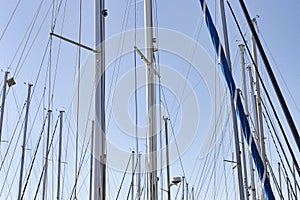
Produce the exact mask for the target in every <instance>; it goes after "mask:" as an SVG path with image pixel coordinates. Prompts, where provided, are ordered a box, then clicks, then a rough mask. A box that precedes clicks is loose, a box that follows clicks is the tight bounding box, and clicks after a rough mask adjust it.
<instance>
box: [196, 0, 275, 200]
mask: <svg viewBox="0 0 300 200" xmlns="http://www.w3.org/2000/svg"><path fill="white" fill-rule="evenodd" d="M199 1H200V4H201V7H202V11H203V17H204V19H205V21H206V25H207V28H208V30H209V33H210V36H211V40H212V43H213V45H214V48H215V51H216V53H217V55H218V58H219V59H220V65H221V69H222V73H223V75H224V78H225V80H226V83H227V86H228V88H229V91H230V95H231V98H232V99H233V100H234V103H235V109H236V114H237V116H238V118H239V120H240V123H241V126H242V129H243V134H244V137H245V140H246V141H247V144H248V145H249V148H250V150H251V154H252V158H253V161H254V163H255V166H256V169H257V172H258V175H259V178H260V180H261V183H262V187H263V189H264V193H265V196H266V198H267V199H268V200H273V199H275V197H274V194H273V191H272V188H271V185H270V180H269V178H268V176H266V169H265V166H264V164H263V162H262V159H261V157H260V154H259V152H258V149H257V146H256V144H255V142H251V141H250V138H251V137H252V136H251V131H250V127H249V122H248V119H247V117H246V114H245V112H244V107H243V104H242V101H241V98H240V95H239V92H237V88H236V86H235V82H234V80H233V77H232V74H231V72H230V70H229V67H228V62H227V59H226V57H225V53H224V50H223V47H222V45H221V43H220V39H219V36H218V33H217V30H216V28H215V26H214V23H213V21H212V18H211V15H210V13H209V10H208V8H207V5H206V2H205V0H199Z"/></svg>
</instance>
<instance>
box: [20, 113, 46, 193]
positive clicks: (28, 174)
mask: <svg viewBox="0 0 300 200" xmlns="http://www.w3.org/2000/svg"><path fill="white" fill-rule="evenodd" d="M47 118H48V115H46V116H45V119H44V122H43V125H42V130H41V131H40V136H39V138H38V141H37V144H36V147H35V150H34V154H33V157H32V159H31V164H30V167H29V171H28V172H27V177H26V179H25V180H26V181H25V185H24V188H23V191H22V195H21V199H23V197H24V194H25V191H26V187H27V184H28V181H29V178H30V175H31V172H32V168H33V164H34V162H35V159H36V155H37V152H38V149H39V146H40V142H41V139H42V136H43V132H44V128H45V125H46V121H47Z"/></svg>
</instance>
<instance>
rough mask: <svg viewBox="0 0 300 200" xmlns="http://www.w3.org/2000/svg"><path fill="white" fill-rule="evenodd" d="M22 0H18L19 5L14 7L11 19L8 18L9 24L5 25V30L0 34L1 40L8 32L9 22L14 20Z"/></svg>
mask: <svg viewBox="0 0 300 200" xmlns="http://www.w3.org/2000/svg"><path fill="white" fill-rule="evenodd" d="M20 2H21V0H19V1H18V2H17V5H16V6H15V8H14V10H13V12H12V14H11V15H10V17H9V20H8V22H7V24H6V25H5V27H4V30H3V32H2V34H1V36H0V41H1V40H2V38H3V36H4V34H5V33H6V30H7V28H8V26H9V24H10V23H11V21H12V19H13V17H14V15H15V13H16V11H17V9H18V7H19V5H20Z"/></svg>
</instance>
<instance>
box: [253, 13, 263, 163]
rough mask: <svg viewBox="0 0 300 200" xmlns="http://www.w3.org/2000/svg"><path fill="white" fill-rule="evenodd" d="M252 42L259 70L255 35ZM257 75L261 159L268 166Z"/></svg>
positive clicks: (256, 75) (257, 108)
mask: <svg viewBox="0 0 300 200" xmlns="http://www.w3.org/2000/svg"><path fill="white" fill-rule="evenodd" d="M253 23H256V19H255V18H254V19H253ZM251 42H252V54H253V59H254V62H255V65H256V68H258V62H257V51H256V42H255V39H254V37H253V34H252V36H251ZM254 74H255V89H256V110H257V121H258V127H257V128H258V136H259V141H260V151H261V158H262V160H263V163H264V165H266V150H265V142H264V128H263V123H262V122H263V121H262V108H261V100H260V87H259V77H258V73H257V71H256V70H255V69H254Z"/></svg>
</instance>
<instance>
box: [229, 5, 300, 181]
mask: <svg viewBox="0 0 300 200" xmlns="http://www.w3.org/2000/svg"><path fill="white" fill-rule="evenodd" d="M227 3H228V5H229V8H230V11H231V13H232V15H233V17H234V20H235V22H236V25H237V27H238V29H239V32H240V35H241V37H242V39H243V41H244V44H245V47H246V49H247V51H248V54H249V56H250V58H251V60H252V63H253V65H254V67H255V70H256V72H257V75H258V77H259V80H260V82H261V85H262V87H263V90H264V92H265V94H266V96H267V99H268V101H269V104H270V106H271V108H272V111H273V113H274V115H275V118H276V120H277V123H278V125H279V127H280V129H281V131H282V135H283V137H284V140H285V142H286V144H287V146H288V149H289V152H290V154H291V156H292V159H293V162H294V163H295V166H296V168H297V171H298V175H300V168H299V165H298V162H297V160H296V157H295V155H294V152H293V150H292V148H291V146H290V144H289V142H288V139H287V137H286V134H285V131H284V129H283V126H282V124H281V122H280V119H279V117H278V115H277V112H276V110H275V107H274V105H273V103H272V101H271V97H270V95H269V93H268V91H267V88H266V86H265V84H264V82H263V80H262V78H261V76H260V73H259V71H258V69H257V66H256V64H255V62H254V59H253V57H252V54H251V52H250V49H249V47H248V44H247V42H246V39H245V37H244V35H243V33H242V31H241V29H240V26H239V24H238V21H237V19H236V16H235V14H234V12H233V10H232V8H231V6H230V4H229V2H228V1H227Z"/></svg>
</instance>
